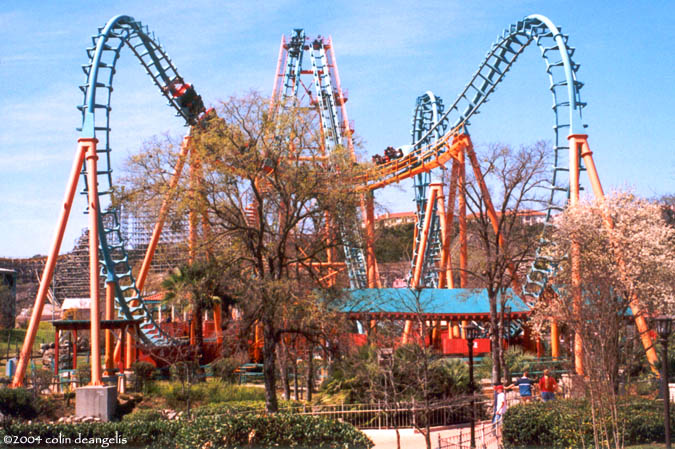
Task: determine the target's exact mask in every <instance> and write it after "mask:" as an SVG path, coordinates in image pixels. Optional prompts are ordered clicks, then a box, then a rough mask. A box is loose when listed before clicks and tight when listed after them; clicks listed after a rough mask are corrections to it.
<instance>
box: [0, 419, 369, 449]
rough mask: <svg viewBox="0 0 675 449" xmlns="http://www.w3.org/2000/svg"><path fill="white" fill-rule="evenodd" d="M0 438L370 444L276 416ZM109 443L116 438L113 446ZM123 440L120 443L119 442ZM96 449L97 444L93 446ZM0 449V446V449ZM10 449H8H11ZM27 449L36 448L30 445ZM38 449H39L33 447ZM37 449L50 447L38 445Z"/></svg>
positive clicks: (31, 430) (32, 427)
mask: <svg viewBox="0 0 675 449" xmlns="http://www.w3.org/2000/svg"><path fill="white" fill-rule="evenodd" d="M5 435H14V436H29V435H30V436H31V437H40V438H41V439H42V442H43V443H44V441H45V439H46V438H56V437H59V436H60V437H61V439H62V440H61V441H63V440H65V439H66V438H69V439H70V441H71V443H75V442H76V439H77V438H78V436H79V438H80V441H82V439H83V438H86V439H91V438H99V439H103V438H106V439H107V442H108V443H110V447H135V448H142V447H143V448H155V447H164V448H167V449H171V448H176V449H178V448H180V449H197V448H206V447H208V448H211V449H217V448H230V447H242V446H253V447H272V446H282V447H298V448H353V449H369V448H371V447H372V446H373V443H372V441H370V440H369V439H368V437H366V436H365V435H364V434H363V433H361V432H360V431H358V430H357V429H355V428H354V427H352V426H350V425H349V424H345V423H340V422H336V421H329V420H326V419H320V418H316V417H313V416H299V415H286V414H276V415H272V416H264V415H260V416H257V415H239V416H212V417H202V418H197V419H195V420H193V421H166V420H157V421H133V420H131V421H130V420H125V421H122V422H111V423H80V424H77V425H74V424H44V423H33V424H23V423H5V424H4V425H3V426H2V427H0V438H1V437H4V436H5ZM114 438H118V439H117V441H111V440H114ZM122 439H124V440H122ZM97 445H98V446H99V447H100V446H102V444H101V442H100V441H99V442H98V444H97ZM0 447H6V446H2V444H0ZM12 447H14V446H12ZM31 447H36V446H34V445H33V444H31ZM37 447H40V446H37ZM42 447H50V446H49V445H46V444H43V446H42Z"/></svg>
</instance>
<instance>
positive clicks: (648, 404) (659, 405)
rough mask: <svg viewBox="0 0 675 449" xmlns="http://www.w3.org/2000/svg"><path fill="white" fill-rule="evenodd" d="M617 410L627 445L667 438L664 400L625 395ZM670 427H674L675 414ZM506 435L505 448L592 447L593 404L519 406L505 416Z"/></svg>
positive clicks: (571, 402) (568, 402)
mask: <svg viewBox="0 0 675 449" xmlns="http://www.w3.org/2000/svg"><path fill="white" fill-rule="evenodd" d="M618 411H619V427H620V428H622V429H623V432H624V435H623V438H624V442H625V444H626V445H629V444H641V443H650V442H653V441H664V439H665V435H664V426H663V402H662V401H653V400H648V399H641V398H626V399H622V400H620V401H619V404H618ZM601 418H602V419H607V417H606V416H605V417H601ZM671 427H675V416H672V417H671ZM503 435H504V445H505V447H506V448H520V447H547V448H549V447H550V448H566V447H584V446H589V445H591V446H592V443H593V423H592V417H591V410H590V405H589V403H588V401H586V400H571V399H562V400H556V401H550V402H534V403H529V404H519V405H516V406H514V407H511V408H509V409H508V410H507V411H506V414H505V415H504V429H503ZM613 444H614V443H613V442H610V445H613Z"/></svg>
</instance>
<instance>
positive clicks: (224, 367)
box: [211, 357, 241, 383]
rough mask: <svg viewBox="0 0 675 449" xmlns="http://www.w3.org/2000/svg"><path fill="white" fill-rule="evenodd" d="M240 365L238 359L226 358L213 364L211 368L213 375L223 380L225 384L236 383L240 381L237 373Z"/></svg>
mask: <svg viewBox="0 0 675 449" xmlns="http://www.w3.org/2000/svg"><path fill="white" fill-rule="evenodd" d="M240 365H241V364H240V363H239V361H238V360H237V359H234V358H231V357H225V358H222V359H219V360H216V361H215V362H213V363H212V364H211V367H212V368H213V375H214V376H215V377H217V378H219V379H221V380H222V381H223V382H227V383H234V382H236V381H237V380H238V376H237V374H236V373H235V371H236V370H237V368H239V366H240Z"/></svg>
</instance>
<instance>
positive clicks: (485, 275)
mask: <svg viewBox="0 0 675 449" xmlns="http://www.w3.org/2000/svg"><path fill="white" fill-rule="evenodd" d="M470 151H473V150H470ZM548 153H549V148H548V146H547V145H546V144H545V143H544V142H538V143H536V144H535V145H533V146H529V147H521V148H520V149H518V150H514V149H512V148H510V147H508V146H504V145H493V146H490V147H489V148H488V151H487V152H486V153H485V154H484V155H482V156H477V157H476V160H477V162H478V166H479V173H478V172H477V171H476V169H475V168H474V175H473V176H472V177H470V178H469V179H468V180H467V183H466V188H465V190H466V192H465V195H466V205H467V209H468V210H469V211H470V213H471V216H470V220H469V222H468V233H469V240H470V241H471V242H473V243H472V244H473V245H475V246H476V251H475V254H476V255H477V256H478V260H477V261H475V263H474V264H473V265H472V266H471V267H470V270H471V271H470V274H471V275H472V276H473V278H474V280H475V282H476V283H477V284H478V285H480V286H481V287H484V288H486V289H487V294H488V298H489V302H490V341H491V351H492V352H491V355H492V383H493V384H497V383H499V382H500V381H501V377H502V374H504V371H505V370H504V369H503V368H504V367H505V365H506V364H505V363H504V355H503V353H504V351H503V347H502V342H503V340H504V315H503V311H504V307H505V305H506V302H507V301H508V300H509V298H510V294H509V292H508V289H509V288H510V287H512V286H513V285H514V284H517V283H518V279H519V276H520V274H521V273H522V271H523V268H524V266H525V265H526V264H527V263H529V262H530V261H531V260H532V257H533V254H534V250H535V248H536V245H537V242H538V238H537V230H536V229H533V227H532V226H528V225H526V224H525V223H524V222H523V220H522V213H523V212H525V211H529V210H532V209H535V210H537V209H540V208H541V202H542V198H543V196H544V194H545V192H544V190H543V189H542V187H543V186H544V185H545V179H546V178H545V174H546V173H545V170H546V163H547V160H548V158H547V154H548ZM469 158H470V159H471V155H469ZM480 178H483V179H484V180H485V184H484V185H481V182H480ZM488 193H489V195H488ZM490 198H491V199H490ZM493 207H494V211H495V214H494V215H492V214H491V209H492V208H493ZM491 215H492V216H491ZM508 380H509V379H507V381H508Z"/></svg>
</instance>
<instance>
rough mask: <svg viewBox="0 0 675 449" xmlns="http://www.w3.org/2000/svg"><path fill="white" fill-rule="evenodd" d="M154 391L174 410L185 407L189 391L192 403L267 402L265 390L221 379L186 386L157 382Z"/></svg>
mask: <svg viewBox="0 0 675 449" xmlns="http://www.w3.org/2000/svg"><path fill="white" fill-rule="evenodd" d="M153 391H154V392H156V393H155V394H157V395H159V396H161V397H163V398H164V399H166V401H167V404H168V405H169V407H172V408H179V407H180V408H183V407H185V405H186V403H187V398H188V391H189V395H190V402H191V403H221V402H233V401H234V402H242V401H261V402H264V401H265V390H264V389H263V388H259V387H251V386H243V385H233V384H226V383H223V382H222V381H220V380H219V379H215V380H211V381H209V382H202V383H199V384H196V385H189V384H185V385H184V386H183V384H182V383H180V382H155V383H154V387H153Z"/></svg>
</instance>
